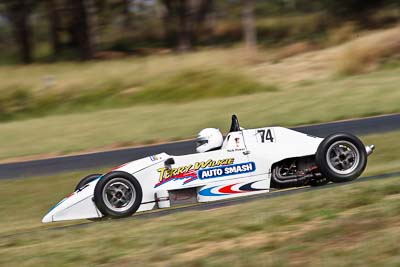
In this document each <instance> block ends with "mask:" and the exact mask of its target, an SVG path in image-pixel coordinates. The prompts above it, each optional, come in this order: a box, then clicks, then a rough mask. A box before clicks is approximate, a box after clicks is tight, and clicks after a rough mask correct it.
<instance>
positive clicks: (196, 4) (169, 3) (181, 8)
mask: <svg viewBox="0 0 400 267" xmlns="http://www.w3.org/2000/svg"><path fill="white" fill-rule="evenodd" d="M162 4H163V5H164V7H165V14H164V28H165V39H166V44H167V45H168V46H177V48H178V50H179V51H183V52H184V51H187V50H190V49H191V48H192V46H193V44H194V43H195V42H196V40H197V35H198V32H199V31H200V29H201V27H202V25H203V23H204V21H205V19H206V15H207V14H208V13H209V12H210V11H211V10H212V7H213V0H162Z"/></svg>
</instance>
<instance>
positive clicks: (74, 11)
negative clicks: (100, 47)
mask: <svg viewBox="0 0 400 267" xmlns="http://www.w3.org/2000/svg"><path fill="white" fill-rule="evenodd" d="M92 5H93V2H92V1H88V0H69V1H68V7H69V11H70V12H69V32H70V36H71V43H72V44H73V45H76V47H77V49H78V52H79V58H80V59H81V60H88V59H91V58H93V56H94V43H93V35H92V29H93V28H92V25H91V23H90V22H91V21H90V15H91V14H90V8H92Z"/></svg>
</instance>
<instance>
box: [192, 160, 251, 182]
mask: <svg viewBox="0 0 400 267" xmlns="http://www.w3.org/2000/svg"><path fill="white" fill-rule="evenodd" d="M255 170H256V164H255V163H254V162H246V163H240V164H235V165H231V166H221V167H216V168H210V169H204V170H199V172H198V176H199V178H200V180H204V179H212V178H217V177H222V176H229V175H236V174H242V173H248V172H254V171H255Z"/></svg>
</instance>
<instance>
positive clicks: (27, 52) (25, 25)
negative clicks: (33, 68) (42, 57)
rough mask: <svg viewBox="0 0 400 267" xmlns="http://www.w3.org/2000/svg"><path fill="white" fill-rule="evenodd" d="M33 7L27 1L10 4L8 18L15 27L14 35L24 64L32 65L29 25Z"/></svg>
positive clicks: (30, 30)
mask: <svg viewBox="0 0 400 267" xmlns="http://www.w3.org/2000/svg"><path fill="white" fill-rule="evenodd" d="M30 12H31V5H30V3H29V2H28V1H27V0H17V1H14V2H12V3H9V4H8V17H9V19H10V21H11V23H12V26H13V34H14V38H15V41H16V43H17V46H18V48H19V54H20V58H21V61H22V62H23V63H26V64H29V63H32V51H33V48H32V29H31V26H30V23H29V15H30Z"/></svg>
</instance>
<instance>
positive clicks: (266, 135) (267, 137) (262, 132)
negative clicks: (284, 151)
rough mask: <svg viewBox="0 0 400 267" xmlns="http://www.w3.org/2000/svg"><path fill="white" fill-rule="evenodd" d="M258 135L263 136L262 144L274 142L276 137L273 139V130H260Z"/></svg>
mask: <svg viewBox="0 0 400 267" xmlns="http://www.w3.org/2000/svg"><path fill="white" fill-rule="evenodd" d="M257 133H259V134H260V135H261V143H265V142H266V141H267V142H268V141H269V142H271V143H272V142H274V137H272V132H271V129H268V130H258V131H257Z"/></svg>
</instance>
